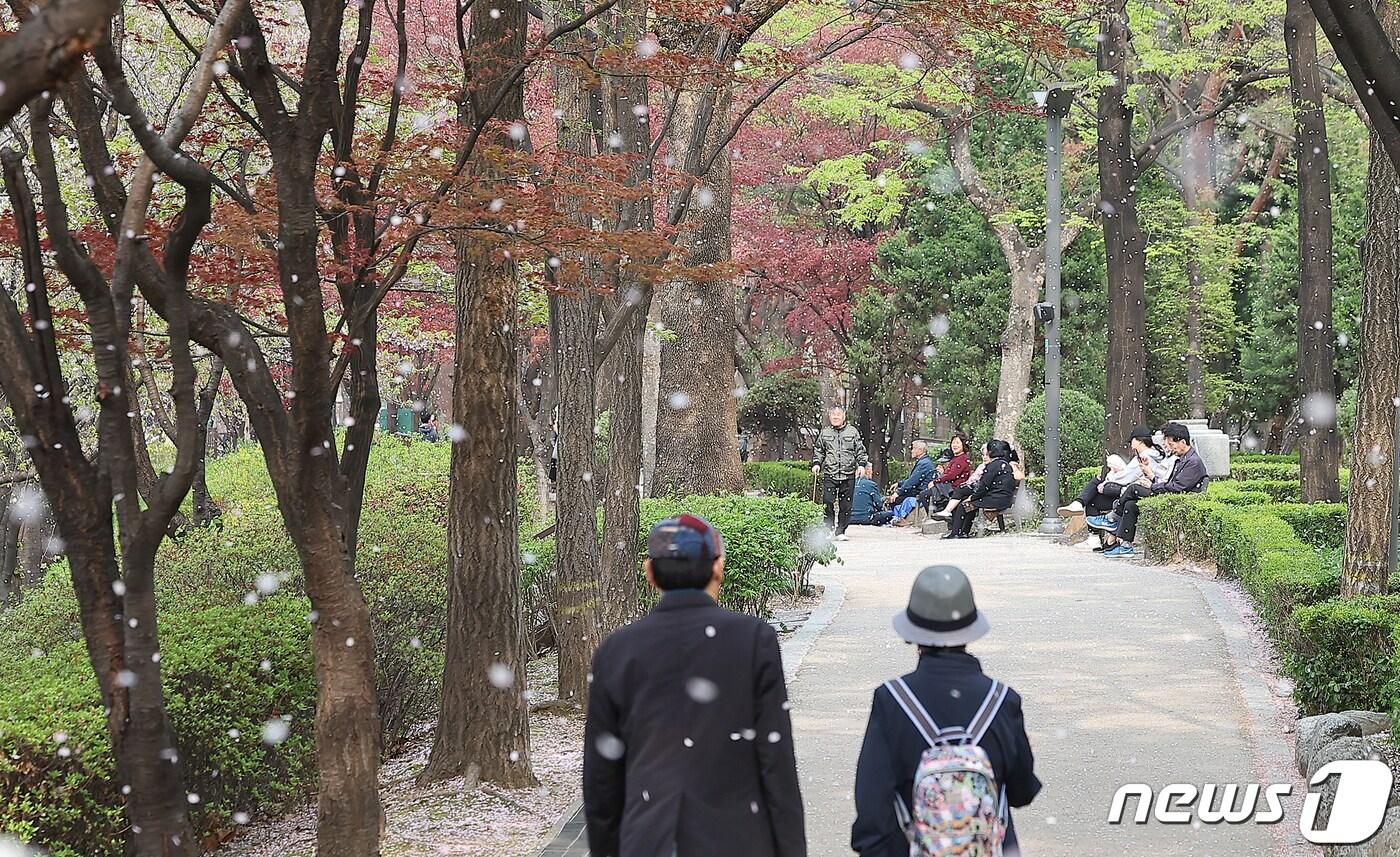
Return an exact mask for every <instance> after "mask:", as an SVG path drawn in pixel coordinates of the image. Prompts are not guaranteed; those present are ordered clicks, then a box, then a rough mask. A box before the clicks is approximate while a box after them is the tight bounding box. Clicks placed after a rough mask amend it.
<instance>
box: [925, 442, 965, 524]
mask: <svg viewBox="0 0 1400 857" xmlns="http://www.w3.org/2000/svg"><path fill="white" fill-rule="evenodd" d="M967 446H968V441H967V435H965V434H963V433H962V432H956V433H954V434H953V439H952V440H951V441H949V443H948V447H949V449H950V450H951V451H952V453H953V457H952V458H951V459H949V460H948V461H945V462H943V463H942V464H940V465H939V466H938V476H937V477H935V478H934V480H933V481H932V482H930V483H929V484H928V490H926V491H924V492H923V493H922V494H921V495H920V496H919V502H920V503H922V504H923V506H924V508H926V509H927V508H930V506H931V505H932V503H933V501H935V500H936V501H937V502H939V503H943V502H945V501H946V500H947V499H948V497H950V496H951V495H952V493H953V489H954V488H957V487H960V486H961V485H963V484H964V483H965V482H967V478H968V477H969V476H971V475H972V466H971V464H970V463H969V460H968V454H967Z"/></svg>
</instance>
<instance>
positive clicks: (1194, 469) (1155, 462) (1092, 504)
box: [1059, 423, 1210, 558]
mask: <svg viewBox="0 0 1400 857" xmlns="http://www.w3.org/2000/svg"><path fill="white" fill-rule="evenodd" d="M1159 437H1160V440H1158V436H1154V435H1153V433H1152V432H1150V431H1148V430H1147V428H1146V427H1144V426H1138V427H1136V428H1134V429H1133V434H1132V437H1130V438H1129V439H1128V445H1129V446H1131V447H1132V449H1133V457H1132V459H1131V460H1128V461H1125V460H1124V459H1123V458H1122V457H1121V456H1118V455H1110V456H1109V457H1108V459H1107V462H1106V463H1107V465H1108V467H1107V469H1106V471H1105V472H1104V473H1102V474H1101V475H1100V476H1099V477H1098V478H1097V479H1094V480H1092V481H1090V482H1089V484H1088V485H1086V486H1084V490H1083V491H1080V492H1079V496H1078V497H1077V498H1075V499H1074V501H1073V502H1071V503H1069V504H1068V505H1065V506H1061V507H1060V509H1059V512H1060V516H1061V517H1066V518H1068V517H1072V516H1074V515H1079V514H1083V515H1085V516H1086V517H1085V522H1086V523H1087V524H1088V525H1089V528H1090V529H1093V530H1095V531H1097V532H1098V533H1099V546H1098V547H1096V548H1094V550H1095V551H1099V552H1101V553H1103V555H1104V556H1106V557H1113V558H1119V557H1128V556H1133V555H1134V554H1136V552H1137V551H1136V548H1134V547H1133V541H1134V540H1135V539H1136V538H1137V519H1138V501H1139V500H1141V499H1142V498H1143V497H1151V496H1153V495H1154V494H1182V493H1192V492H1198V491H1204V490H1206V486H1207V485H1208V484H1209V482H1210V477H1209V476H1208V475H1207V474H1206V465H1205V462H1203V461H1202V460H1201V456H1200V453H1198V452H1196V450H1195V449H1193V448H1192V447H1191V431H1190V429H1188V428H1187V427H1186V426H1184V425H1182V424H1180V423H1167V424H1166V425H1164V426H1162V428H1161V431H1160V433H1159ZM1163 448H1165V450H1166V453H1165V454H1163Z"/></svg>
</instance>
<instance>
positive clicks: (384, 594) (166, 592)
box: [0, 439, 451, 752]
mask: <svg viewBox="0 0 1400 857" xmlns="http://www.w3.org/2000/svg"><path fill="white" fill-rule="evenodd" d="M450 460H451V444H446V443H436V444H433V443H424V442H420V441H416V440H411V439H404V440H399V439H384V441H383V442H381V443H376V444H375V447H374V450H373V452H372V453H371V454H370V475H369V478H368V479H367V480H366V485H365V502H364V511H363V515H362V517H361V520H360V535H359V552H358V556H357V562H356V577H357V578H358V579H359V581H360V585H361V587H362V589H363V590H364V595H365V600H366V602H367V603H368V604H369V608H370V614H371V620H372V622H373V627H374V644H375V663H376V665H377V667H378V676H377V681H378V684H379V690H380V693H379V698H380V718H381V725H382V727H383V730H384V746H385V750H386V752H392V751H393V750H394V749H396V748H397V747H398V746H399V745H401V744H402V742H403V740H404V738H405V737H406V736H407V734H408V732H409V730H410V729H412V728H413V727H414V726H415V725H417V724H418V723H421V722H422V721H424V720H426V719H429V718H431V717H432V716H433V715H434V714H435V713H436V710H437V700H438V698H439V695H440V694H439V689H440V687H441V684H442V664H443V648H444V646H445V641H446V630H445V629H446V621H447V604H446V599H445V597H444V593H445V591H446V582H445V581H446V568H447V538H446V532H447V529H446V528H447V508H446V503H445V494H446V486H447V473H448V466H449V462H450ZM208 479H209V488H210V491H211V493H212V494H213V496H215V497H216V498H218V499H219V502H220V504H221V506H222V508H223V514H222V515H221V516H220V517H219V519H218V521H217V522H216V523H215V524H213V525H212V526H209V527H206V528H201V529H196V530H191V531H188V532H186V533H184V534H182V535H181V536H179V537H178V538H175V539H168V540H166V542H165V544H163V545H162V546H161V550H160V554H159V555H158V558H157V563H156V569H157V571H156V591H157V598H158V600H159V603H160V609H161V618H162V623H164V621H165V617H167V616H178V615H180V614H182V613H185V614H188V613H191V612H195V611H201V610H207V609H210V608H213V607H221V606H223V607H227V606H233V605H238V604H240V603H242V601H243V598H244V597H245V596H246V595H247V594H248V593H250V592H253V591H254V589H255V588H256V587H257V581H258V578H259V576H261V575H272V576H273V578H275V579H276V580H277V581H278V585H280V586H281V587H282V588H283V589H285V590H286V591H288V592H290V593H292V594H294V595H303V594H305V587H304V585H303V581H302V578H301V564H300V562H299V560H298V558H297V555H296V550H295V548H294V547H293V545H292V542H291V539H290V538H289V537H288V536H287V533H286V530H285V529H284V528H283V526H282V517H281V514H280V513H279V512H278V509H277V502H276V499H275V497H274V495H273V493H272V485H271V482H270V480H269V479H268V476H267V471H266V469H265V468H264V466H263V463H262V456H261V453H260V452H259V450H258V448H257V447H256V446H252V445H248V446H245V447H243V448H241V449H239V450H238V451H236V452H234V453H232V454H230V455H228V456H225V457H224V458H221V459H218V460H217V461H215V462H213V463H212V464H211V466H210V468H209V475H208ZM31 596H32V597H31ZM70 617H71V618H70ZM76 617H77V599H76V597H75V596H74V595H73V586H72V583H71V582H69V580H68V572H67V566H66V564H64V563H58V564H56V566H55V568H54V569H52V570H51V571H50V573H49V575H48V577H47V578H45V581H44V583H43V584H42V585H41V586H40V587H38V588H36V589H35V590H32V591H31V592H28V593H26V594H25V599H24V601H23V602H21V603H20V605H19V606H18V607H16V608H14V609H13V610H11V611H9V612H8V613H7V614H6V615H5V616H4V617H3V619H0V648H3V649H5V650H10V651H14V650H19V651H24V652H28V651H29V650H30V649H31V648H39V649H41V650H45V651H47V650H50V649H52V648H53V647H55V646H56V645H58V644H60V643H62V642H63V641H65V640H73V639H77V633H78V631H77V629H78V624H77V622H76Z"/></svg>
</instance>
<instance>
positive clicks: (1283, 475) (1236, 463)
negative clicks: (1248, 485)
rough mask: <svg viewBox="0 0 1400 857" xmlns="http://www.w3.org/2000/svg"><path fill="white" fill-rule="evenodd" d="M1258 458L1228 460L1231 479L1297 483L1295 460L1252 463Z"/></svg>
mask: <svg viewBox="0 0 1400 857" xmlns="http://www.w3.org/2000/svg"><path fill="white" fill-rule="evenodd" d="M1257 457H1258V456H1250V457H1249V458H1232V459H1231V460H1230V478H1231V479H1290V480H1293V481H1294V482H1296V481H1298V479H1299V478H1301V477H1300V475H1299V466H1298V462H1297V461H1296V460H1294V461H1292V462H1287V461H1254V460H1253V459H1254V458H1257Z"/></svg>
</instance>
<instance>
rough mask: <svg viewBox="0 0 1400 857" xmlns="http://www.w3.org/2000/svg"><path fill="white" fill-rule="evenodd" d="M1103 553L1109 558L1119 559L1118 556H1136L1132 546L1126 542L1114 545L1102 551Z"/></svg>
mask: <svg viewBox="0 0 1400 857" xmlns="http://www.w3.org/2000/svg"><path fill="white" fill-rule="evenodd" d="M1103 555H1104V556H1106V557H1108V558H1109V559H1119V558H1120V557H1126V556H1136V555H1137V551H1136V550H1135V549H1134V548H1133V546H1132V545H1130V544H1128V543H1127V542H1124V543H1123V544H1121V545H1115V546H1113V547H1112V548H1110V549H1108V550H1106V551H1104V552H1103Z"/></svg>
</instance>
